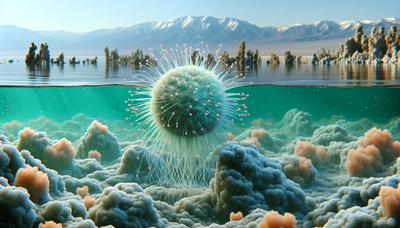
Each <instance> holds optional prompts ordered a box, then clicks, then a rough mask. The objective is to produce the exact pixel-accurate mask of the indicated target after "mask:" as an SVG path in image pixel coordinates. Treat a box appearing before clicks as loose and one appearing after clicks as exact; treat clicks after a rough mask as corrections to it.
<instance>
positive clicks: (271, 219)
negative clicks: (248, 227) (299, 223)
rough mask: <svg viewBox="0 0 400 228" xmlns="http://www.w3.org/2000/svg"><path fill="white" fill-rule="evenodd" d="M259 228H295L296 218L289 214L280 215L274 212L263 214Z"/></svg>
mask: <svg viewBox="0 0 400 228" xmlns="http://www.w3.org/2000/svg"><path fill="white" fill-rule="evenodd" d="M258 227H259V228H295V227H296V218H295V217H294V216H293V215H292V214H290V213H285V214H284V215H280V214H279V213H278V212H276V211H268V212H267V213H265V215H264V218H263V220H262V221H261V223H260V224H259V225H258Z"/></svg>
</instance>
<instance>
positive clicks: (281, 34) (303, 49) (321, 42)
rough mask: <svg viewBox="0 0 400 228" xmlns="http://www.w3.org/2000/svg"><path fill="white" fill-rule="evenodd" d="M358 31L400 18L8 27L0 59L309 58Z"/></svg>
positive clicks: (0, 29) (0, 41) (3, 28)
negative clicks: (145, 54) (42, 46)
mask: <svg viewBox="0 0 400 228" xmlns="http://www.w3.org/2000/svg"><path fill="white" fill-rule="evenodd" d="M360 25H362V26H363V27H364V31H365V32H366V33H367V34H368V33H369V31H370V30H371V28H372V27H373V26H384V27H386V28H388V27H389V26H400V18H384V19H381V20H379V21H367V20H364V21H344V22H340V23H337V22H334V21H326V20H324V21H319V22H316V23H314V24H295V25H292V26H279V27H272V26H267V27H260V26H257V25H254V24H251V23H249V22H246V21H244V20H239V19H235V18H215V17H192V16H187V17H181V18H176V19H173V20H168V21H163V22H148V23H142V24H137V25H133V26H131V27H124V28H115V29H102V30H96V31H92V32H85V33H73V32H66V31H33V30H30V29H25V28H21V27H17V26H13V25H0V56H7V55H8V56H11V55H12V56H22V55H24V54H25V53H26V52H27V49H28V46H29V43H30V42H32V41H33V42H35V43H40V42H47V43H48V44H49V47H50V53H51V54H53V55H56V54H58V53H60V52H61V51H63V52H64V54H65V55H67V56H71V55H103V50H104V48H105V47H106V46H108V47H110V48H112V49H113V48H118V49H119V51H120V53H129V52H130V51H132V50H134V49H136V48H143V49H147V48H159V47H160V44H162V45H163V46H164V47H174V46H175V45H176V44H180V45H183V44H187V45H190V46H193V47H198V46H199V45H200V44H203V45H204V44H207V45H209V46H210V48H216V47H218V46H219V45H222V47H223V49H226V50H228V51H234V50H235V49H236V48H237V46H238V45H239V42H240V41H242V40H245V41H247V42H248V44H249V46H250V47H252V48H254V49H255V48H258V49H260V50H261V53H264V54H267V53H269V52H272V51H275V52H281V51H284V50H286V49H290V50H294V51H297V52H298V53H301V54H311V53H313V52H316V51H317V50H318V49H320V48H322V47H327V48H337V47H338V45H339V44H340V43H341V42H343V41H344V39H346V38H347V37H350V36H351V35H352V34H353V33H354V30H355V28H357V27H358V26H360Z"/></svg>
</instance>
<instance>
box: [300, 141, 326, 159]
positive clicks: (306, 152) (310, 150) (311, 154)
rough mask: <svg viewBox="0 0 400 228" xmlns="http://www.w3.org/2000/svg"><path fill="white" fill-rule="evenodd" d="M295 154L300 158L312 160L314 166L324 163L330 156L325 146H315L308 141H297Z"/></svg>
mask: <svg viewBox="0 0 400 228" xmlns="http://www.w3.org/2000/svg"><path fill="white" fill-rule="evenodd" d="M294 153H295V154H296V155H297V156H299V157H305V158H308V159H310V160H311V161H312V163H313V164H320V163H323V162H324V160H325V159H326V157H327V156H328V155H327V152H326V149H325V147H324V146H315V145H314V144H312V143H310V142H307V141H297V142H296V145H295V147H294Z"/></svg>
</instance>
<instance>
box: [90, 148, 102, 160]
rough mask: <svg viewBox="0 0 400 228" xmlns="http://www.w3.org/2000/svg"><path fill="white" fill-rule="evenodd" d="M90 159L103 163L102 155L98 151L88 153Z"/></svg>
mask: <svg viewBox="0 0 400 228" xmlns="http://www.w3.org/2000/svg"><path fill="white" fill-rule="evenodd" d="M88 158H94V159H96V160H97V161H101V154H100V153H99V151H97V150H91V151H89V153H88Z"/></svg>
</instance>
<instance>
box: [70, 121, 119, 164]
mask: <svg viewBox="0 0 400 228" xmlns="http://www.w3.org/2000/svg"><path fill="white" fill-rule="evenodd" d="M92 150H96V151H97V152H99V153H100V154H101V157H102V161H103V162H111V161H114V160H116V159H118V158H119V156H120V154H121V152H120V147H119V144H118V142H117V139H116V138H115V137H114V135H112V134H111V133H110V132H109V131H108V128H107V126H105V125H103V124H102V123H100V122H98V121H96V120H94V121H93V122H92V124H91V125H90V127H89V128H88V129H87V132H86V134H85V135H84V136H83V138H82V141H81V143H80V144H79V146H78V152H77V156H78V157H79V158H87V157H88V154H89V152H90V151H92Z"/></svg>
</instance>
